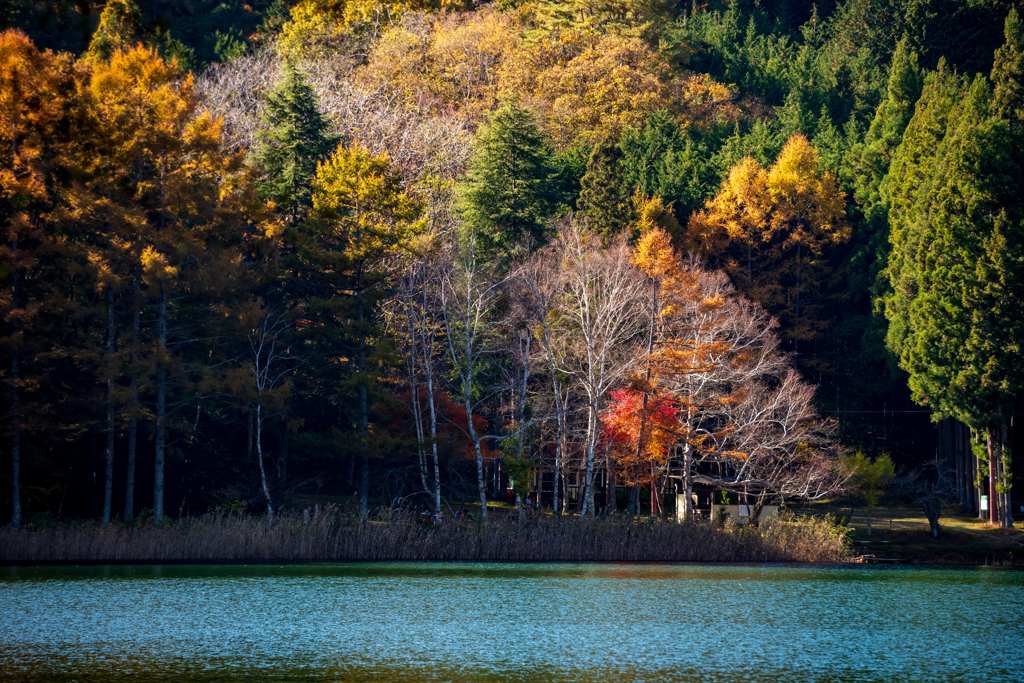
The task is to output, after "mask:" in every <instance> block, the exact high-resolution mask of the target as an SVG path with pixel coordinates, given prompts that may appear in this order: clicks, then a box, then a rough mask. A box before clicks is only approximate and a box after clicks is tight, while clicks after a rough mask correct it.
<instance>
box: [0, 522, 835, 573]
mask: <svg viewBox="0 0 1024 683" xmlns="http://www.w3.org/2000/svg"><path fill="white" fill-rule="evenodd" d="M848 557H849V550H848V545H847V543H846V541H845V539H844V537H843V534H842V533H839V532H837V531H836V530H835V529H834V528H833V527H831V526H830V525H829V524H828V523H826V522H825V521H822V520H818V519H799V520H785V521H774V520H773V521H770V522H766V523H765V524H762V525H761V527H760V528H758V529H752V528H747V527H739V526H732V525H716V524H711V523H706V522H704V523H700V522H699V523H687V524H676V523H674V522H657V521H655V522H651V521H643V522H634V523H629V522H628V521H626V520H621V519H603V520H579V519H575V518H563V519H560V520H558V519H553V518H541V519H537V520H532V521H530V522H528V523H526V524H519V523H518V521H516V520H514V519H492V520H488V521H487V522H486V523H484V524H478V523H476V522H471V521H465V522H460V521H451V522H446V523H444V524H441V525H428V524H422V523H419V522H416V521H411V520H408V519H404V518H391V519H385V520H376V521H371V522H368V523H365V524H364V523H360V522H359V521H358V520H355V519H352V518H350V517H345V516H341V515H338V514H335V513H331V512H329V513H327V514H321V515H319V516H318V517H317V518H315V519H312V520H310V521H309V523H303V520H302V518H301V517H300V516H297V515H281V516H279V517H278V518H277V519H276V520H275V522H274V523H273V524H269V523H268V521H267V520H266V519H265V518H256V517H234V516H229V515H224V514H219V513H210V514H208V515H204V516H202V517H195V518H190V519H184V520H179V521H174V522H166V523H164V524H161V525H159V526H153V525H152V524H135V525H122V524H114V525H111V526H109V527H103V526H100V525H99V524H96V523H91V522H88V523H66V524H61V525H58V526H53V527H45V528H38V529H32V528H21V529H17V528H11V527H4V528H0V561H2V562H7V563H17V562H26V563H30V562H133V561H137V562H161V561H168V562H211V561H221V560H228V561H239V560H248V561H258V560H338V561H387V560H433V561H525V562H548V561H572V562H595V561H596V562H601V561H606V562H607V561H612V562H838V561H843V560H845V559H848Z"/></svg>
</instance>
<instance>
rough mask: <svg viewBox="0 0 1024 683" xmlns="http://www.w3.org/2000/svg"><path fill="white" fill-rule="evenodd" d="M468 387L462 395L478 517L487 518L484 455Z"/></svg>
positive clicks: (465, 387)
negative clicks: (474, 474) (474, 462)
mask: <svg viewBox="0 0 1024 683" xmlns="http://www.w3.org/2000/svg"><path fill="white" fill-rule="evenodd" d="M469 392H470V387H469V385H468V384H466V385H465V386H464V389H463V397H464V399H463V400H464V401H465V406H466V422H467V423H468V425H469V438H470V439H472V441H473V454H474V455H475V456H476V484H477V488H478V489H479V492H480V519H481V520H486V519H487V485H486V483H485V480H484V456H483V452H482V451H481V450H480V438H479V436H478V435H477V433H476V427H475V426H474V425H473V412H472V410H473V399H472V397H471V394H470V393H469ZM494 470H495V476H497V470H498V468H497V465H495V467H494Z"/></svg>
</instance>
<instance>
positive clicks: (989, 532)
mask: <svg viewBox="0 0 1024 683" xmlns="http://www.w3.org/2000/svg"><path fill="white" fill-rule="evenodd" d="M819 511H820V512H822V513H826V512H834V513H839V514H842V515H844V516H849V515H850V508H849V507H843V506H820V507H819V506H816V509H815V512H816V513H817V512H819ZM849 525H850V527H851V528H852V529H853V534H852V536H851V540H852V541H853V554H854V556H874V557H875V558H878V559H880V560H881V561H902V562H906V563H908V564H968V565H1012V566H1021V567H1024V521H1022V520H1020V519H1017V520H1015V521H1014V526H1015V528H1013V529H1000V528H997V527H992V526H990V525H988V524H986V523H984V522H982V521H981V520H979V519H978V518H977V517H976V516H974V515H973V514H971V513H970V512H966V511H963V512H962V511H955V510H952V509H946V510H944V511H943V514H942V517H941V518H940V519H939V538H932V536H931V533H930V531H929V527H928V519H927V518H926V517H925V516H924V512H923V511H922V510H921V508H919V507H907V506H896V507H892V508H889V507H886V506H884V505H883V506H882V507H879V508H876V509H875V510H874V511H873V512H872V514H871V535H868V514H867V510H866V509H865V508H854V510H853V516H852V517H851V518H850V522H849Z"/></svg>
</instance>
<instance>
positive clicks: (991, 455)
mask: <svg viewBox="0 0 1024 683" xmlns="http://www.w3.org/2000/svg"><path fill="white" fill-rule="evenodd" d="M995 431H996V430H995V427H993V426H992V425H989V426H988V427H987V428H986V429H985V446H986V448H987V449H988V521H989V524H992V525H993V526H994V525H996V524H999V515H998V511H997V510H996V508H997V507H998V506H997V505H996V478H997V477H998V476H999V467H998V464H997V462H996V458H995V438H996V435H995Z"/></svg>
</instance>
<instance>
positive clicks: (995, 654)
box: [0, 564, 1024, 683]
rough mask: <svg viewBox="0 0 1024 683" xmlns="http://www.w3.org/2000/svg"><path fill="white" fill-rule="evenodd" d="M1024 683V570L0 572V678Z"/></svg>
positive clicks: (560, 567) (516, 567) (449, 567)
mask: <svg viewBox="0 0 1024 683" xmlns="http://www.w3.org/2000/svg"><path fill="white" fill-rule="evenodd" d="M160 678H162V679H164V680H170V679H174V680H193V681H221V680H232V679H241V678H257V679H259V680H265V681H289V680H300V679H301V680H315V681H370V680H373V681H378V680H396V681H551V680H556V681H557V680H576V681H613V680H621V681H659V680H664V681H701V682H702V683H706V682H709V681H780V682H781V681H893V680H899V681H929V682H930V683H931V682H935V681H975V680H976V681H987V682H995V681H1014V682H1017V681H1021V680H1024V572H1019V571H1009V570H986V569H920V568H878V567H856V568H847V567H835V568H831V567H788V566H753V567H752V566H652V565H641V566H637V565H568V564H330V565H328V564H323V565H291V566H283V567H280V566H276V565H274V566H134V567H132V566H118V567H81V568H75V567H42V568H35V567H5V568H0V679H2V680H62V681H65V680H66V681H119V680H152V679H160Z"/></svg>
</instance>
